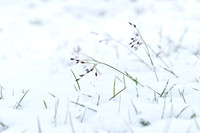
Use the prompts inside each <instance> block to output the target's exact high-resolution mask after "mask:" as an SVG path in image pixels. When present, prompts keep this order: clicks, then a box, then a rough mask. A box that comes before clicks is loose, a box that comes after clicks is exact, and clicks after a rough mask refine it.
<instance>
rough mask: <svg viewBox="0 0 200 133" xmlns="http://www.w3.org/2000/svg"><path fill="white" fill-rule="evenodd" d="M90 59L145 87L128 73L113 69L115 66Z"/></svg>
mask: <svg viewBox="0 0 200 133" xmlns="http://www.w3.org/2000/svg"><path fill="white" fill-rule="evenodd" d="M90 59H92V61H94V62H96V63H98V64H101V65H104V66H107V67H109V68H111V69H113V70H115V71H117V72H119V73H121V74H122V75H124V76H126V77H128V78H129V79H131V80H132V81H134V82H135V83H136V84H139V85H141V86H143V87H144V85H142V84H141V83H139V82H138V81H137V79H135V78H133V77H132V76H131V75H130V74H128V73H127V72H122V71H120V70H119V69H117V68H115V67H113V66H111V65H109V64H107V63H104V62H100V61H97V60H95V59H94V58H92V57H90Z"/></svg>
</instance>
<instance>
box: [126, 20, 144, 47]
mask: <svg viewBox="0 0 200 133" xmlns="http://www.w3.org/2000/svg"><path fill="white" fill-rule="evenodd" d="M129 24H130V25H131V26H133V27H134V28H135V29H136V25H135V24H132V23H131V22H129ZM136 31H137V29H136ZM142 44H143V41H142V39H141V37H140V35H139V33H138V32H136V33H135V34H134V37H132V38H131V42H130V43H129V45H130V46H131V48H134V49H135V50H137V49H138V48H139V47H140V46H141V45H142Z"/></svg>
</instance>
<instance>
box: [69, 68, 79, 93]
mask: <svg viewBox="0 0 200 133" xmlns="http://www.w3.org/2000/svg"><path fill="white" fill-rule="evenodd" d="M71 72H72V74H73V76H74V78H75V80H76V83H77V86H78V89H79V91H80V90H81V87H80V85H79V82H78V79H77V78H76V75H75V74H74V72H73V71H72V70H71Z"/></svg>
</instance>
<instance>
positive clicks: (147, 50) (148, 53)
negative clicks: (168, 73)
mask: <svg viewBox="0 0 200 133" xmlns="http://www.w3.org/2000/svg"><path fill="white" fill-rule="evenodd" d="M135 29H136V30H137V32H138V34H139V35H140V37H141V39H142V41H143V42H144V45H145V48H146V50H145V51H146V53H147V55H148V57H149V60H150V62H151V65H152V67H153V71H154V73H155V76H156V79H157V81H159V79H158V75H157V73H156V69H155V66H154V63H153V60H152V58H151V55H150V52H149V49H148V46H147V43H146V42H145V41H144V39H143V37H142V35H141V34H140V31H139V30H138V29H137V28H136V27H135Z"/></svg>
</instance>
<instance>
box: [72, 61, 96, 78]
mask: <svg viewBox="0 0 200 133" xmlns="http://www.w3.org/2000/svg"><path fill="white" fill-rule="evenodd" d="M70 60H73V61H76V64H78V63H81V64H85V63H87V62H86V61H82V60H79V59H75V58H70ZM96 66H97V64H93V66H92V68H90V69H85V73H84V74H80V75H79V77H80V78H77V79H76V81H79V80H80V79H81V78H82V77H84V76H85V75H87V74H88V73H90V72H92V71H94V70H96ZM95 76H96V77H97V76H98V73H97V70H96V72H95Z"/></svg>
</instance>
